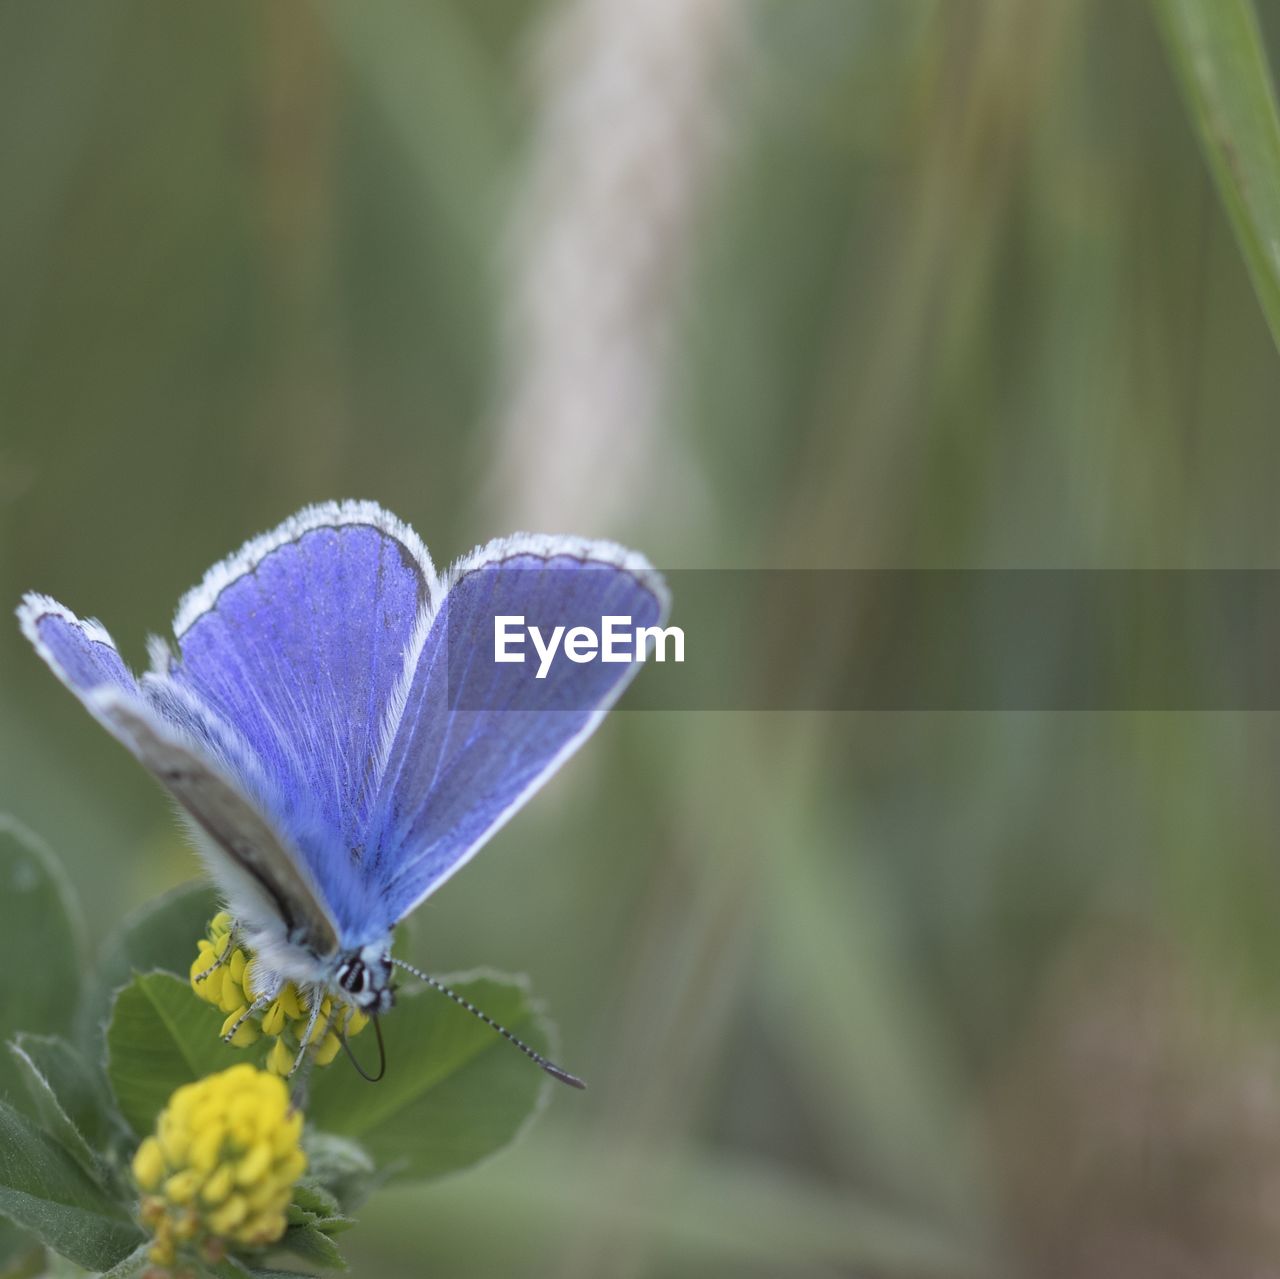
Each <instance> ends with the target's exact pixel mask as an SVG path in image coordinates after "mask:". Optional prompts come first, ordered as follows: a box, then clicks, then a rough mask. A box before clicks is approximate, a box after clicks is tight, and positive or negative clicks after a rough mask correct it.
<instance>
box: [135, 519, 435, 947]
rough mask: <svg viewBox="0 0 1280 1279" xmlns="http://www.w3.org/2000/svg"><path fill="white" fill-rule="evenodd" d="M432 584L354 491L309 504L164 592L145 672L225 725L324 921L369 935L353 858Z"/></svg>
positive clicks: (400, 535) (353, 934) (365, 900)
mask: <svg viewBox="0 0 1280 1279" xmlns="http://www.w3.org/2000/svg"><path fill="white" fill-rule="evenodd" d="M438 590H439V587H438V584H437V580H436V576H435V571H434V569H433V567H432V565H431V560H430V558H429V557H428V555H427V552H426V548H425V547H424V546H423V545H422V543H421V542H420V541H419V540H418V538H417V536H416V535H415V534H414V533H413V531H412V530H411V529H409V528H408V527H407V526H406V525H404V524H402V523H401V522H400V521H398V520H396V519H395V517H394V516H392V515H390V514H389V513H388V512H386V511H383V510H382V509H381V508H380V507H377V506H375V505H373V504H372V503H367V502H343V503H329V504H326V505H323V506H315V507H310V508H308V509H307V510H304V511H302V512H301V513H300V514H299V515H296V516H294V517H293V518H292V519H290V520H287V521H285V523H284V524H282V525H281V526H280V527H279V528H277V529H275V530H274V531H272V532H271V533H268V534H265V535H264V536H262V537H259V538H255V539H254V540H253V541H251V542H249V543H247V544H246V545H245V546H244V547H243V548H242V549H241V550H240V551H238V552H237V553H236V554H235V555H233V556H231V557H230V558H229V559H227V560H225V561H224V562H223V563H221V564H218V565H216V566H215V567H214V568H213V569H211V570H210V571H209V573H208V574H206V576H205V579H204V581H203V582H202V583H201V584H200V585H199V586H198V587H196V588H195V590H193V591H192V592H190V593H189V594H188V595H187V596H186V597H185V598H184V600H183V601H182V603H181V604H180V605H179V608H178V612H177V615H176V617H175V620H174V633H175V635H176V637H177V641H178V654H177V655H176V656H174V655H169V654H165V653H163V652H160V651H157V653H156V655H155V666H156V670H155V677H156V678H157V679H158V680H160V681H162V682H167V683H168V684H169V685H171V686H173V687H174V688H176V689H178V690H180V691H181V692H182V693H184V694H187V695H189V696H192V697H194V698H196V699H198V700H199V701H200V702H201V703H203V704H205V705H208V706H209V707H211V708H212V709H213V710H214V711H215V712H216V713H217V714H218V715H219V717H220V718H221V719H223V720H224V721H226V722H228V723H231V724H234V725H236V727H237V729H238V731H239V732H240V733H241V734H242V735H243V737H244V738H245V739H246V741H247V742H248V743H249V745H250V747H251V749H252V750H253V752H254V754H255V756H256V757H257V759H258V761H259V762H260V764H261V767H262V769H263V771H264V772H265V774H266V775H267V776H268V777H269V779H270V780H271V782H272V784H273V785H274V787H275V789H276V791H277V792H278V794H279V795H280V796H281V797H282V799H283V804H284V808H285V818H284V828H285V829H286V831H287V832H288V833H289V834H290V835H291V836H292V837H293V843H294V844H295V846H296V847H297V848H298V849H299V851H300V853H301V856H302V858H303V859H304V861H305V862H306V864H307V869H308V871H309V873H310V875H311V877H312V879H313V880H314V881H315V882H316V883H317V884H318V886H319V890H320V893H321V895H322V897H323V899H324V900H325V901H326V902H327V903H328V904H329V909H330V911H331V913H332V914H333V915H334V917H335V918H336V920H337V922H338V926H339V931H340V933H341V934H342V937H343V943H344V946H345V945H352V944H362V943H363V942H364V941H366V940H368V939H369V938H368V936H367V934H368V931H369V920H370V917H371V906H372V905H373V899H372V897H371V890H370V884H369V878H368V875H367V874H366V872H365V868H364V867H363V866H362V862H363V858H364V831H365V828H366V819H367V812H368V808H369V804H370V801H371V798H372V795H373V793H374V791H375V789H376V775H377V766H378V759H379V747H380V744H381V743H382V741H383V740H384V737H385V736H386V733H385V730H384V719H385V717H386V714H387V708H388V707H389V706H391V705H393V704H397V701H398V699H399V700H403V698H402V694H400V693H398V690H400V689H402V687H403V686H404V685H405V684H406V682H407V680H408V679H409V675H410V672H408V671H407V669H406V653H407V652H409V651H410V650H411V649H415V648H416V647H419V646H420V640H416V639H415V636H420V635H421V634H423V633H425V630H426V627H427V625H428V623H429V620H430V614H431V612H432V609H433V606H434V603H435V600H436V596H437V594H438Z"/></svg>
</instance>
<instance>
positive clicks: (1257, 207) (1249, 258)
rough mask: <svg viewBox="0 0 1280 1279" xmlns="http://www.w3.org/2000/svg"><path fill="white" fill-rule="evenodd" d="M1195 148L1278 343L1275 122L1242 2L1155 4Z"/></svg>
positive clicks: (1259, 45) (1278, 131)
mask: <svg viewBox="0 0 1280 1279" xmlns="http://www.w3.org/2000/svg"><path fill="white" fill-rule="evenodd" d="M1156 12H1157V13H1158V15H1159V16H1160V19H1161V24H1162V26H1163V28H1164V32H1165V38H1166V40H1167V42H1168V45H1169V49H1170V51H1171V53H1172V56H1173V62H1174V65H1175V67H1176V68H1177V71H1178V76H1179V78H1180V80H1181V82H1182V89H1183V94H1184V96H1185V97H1186V100H1187V104H1188V107H1189V109H1190V112H1191V117H1192V119H1193V121H1194V123H1195V127H1196V132H1197V133H1198V134H1199V137H1200V145H1201V147H1202V148H1203V150H1204V153H1205V156H1206V158H1207V159H1208V162H1209V168H1210V170H1211V171H1212V173H1213V178H1214V182H1215V183H1216V184H1217V187H1218V193H1219V195H1220V196H1221V197H1222V201H1223V203H1224V204H1225V205H1226V208H1227V213H1228V214H1229V216H1230V218H1231V224H1232V227H1233V228H1234V230H1235V234H1236V240H1237V241H1238V243H1239V245H1240V251H1241V252H1242V253H1243V254H1244V258H1245V261H1246V263H1247V264H1248V267H1249V274H1250V276H1251V277H1252V278H1253V287H1254V289H1255V290H1256V291H1257V294H1258V300H1259V301H1260V302H1261V303H1262V309H1263V312H1264V313H1265V314H1266V318H1267V323H1268V324H1269V325H1270V327H1271V336H1272V338H1273V340H1274V341H1275V342H1276V343H1277V345H1280V118H1278V117H1277V113H1276V97H1275V91H1274V88H1273V86H1272V82H1271V73H1270V71H1269V69H1268V66H1267V55H1266V46H1265V44H1264V42H1263V38H1262V32H1261V30H1260V29H1259V27H1258V17H1257V14H1256V13H1255V12H1254V8H1253V5H1252V3H1251V2H1250V0H1157V2H1156Z"/></svg>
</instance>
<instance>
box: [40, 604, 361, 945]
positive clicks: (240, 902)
mask: <svg viewBox="0 0 1280 1279" xmlns="http://www.w3.org/2000/svg"><path fill="white" fill-rule="evenodd" d="M18 616H19V618H20V620H21V623H22V629H23V632H24V633H25V634H26V636H27V637H28V639H30V640H31V642H32V644H34V645H35V648H36V651H37V652H38V653H39V654H40V656H41V657H42V658H44V660H45V661H46V662H47V663H48V664H49V666H50V668H51V669H52V670H53V672H54V674H56V675H57V676H58V678H59V679H61V680H62V682H63V683H64V684H66V686H67V687H68V688H69V689H71V691H72V692H73V693H74V694H75V695H76V696H77V697H78V698H79V699H80V701H81V702H82V703H83V704H84V705H85V706H86V707H87V708H88V710H89V711H90V712H91V713H92V715H93V716H94V718H96V719H97V720H98V721H99V723H101V724H102V725H103V726H104V727H105V728H106V729H107V730H108V731H109V732H110V733H111V734H112V735H113V736H114V737H116V738H117V739H118V740H119V741H120V742H122V743H123V744H124V745H125V746H126V747H128V749H129V750H130V751H131V752H132V753H133V754H134V756H136V758H137V759H138V760H139V761H140V762H141V763H142V764H143V765H144V766H145V767H146V768H147V769H148V771H150V772H151V773H152V775H153V776H155V777H156V778H157V779H158V780H159V781H160V782H161V783H162V784H163V785H164V786H165V787H166V789H168V790H169V792H170V793H171V794H172V795H173V796H174V798H175V799H177V800H178V801H179V803H180V804H181V805H182V806H183V808H184V809H185V810H186V811H187V812H188V813H189V814H190V816H191V817H192V818H193V819H194V821H195V822H196V824H197V825H198V826H199V827H200V829H202V830H203V831H204V832H205V833H206V835H208V837H209V839H210V840H211V841H212V849H214V850H218V851H216V852H214V851H211V849H210V847H209V846H205V847H202V850H201V851H202V852H203V853H204V854H205V857H206V861H207V863H208V865H209V870H210V873H211V874H212V876H213V878H214V880H215V882H216V883H217V884H218V886H219V887H220V888H221V889H222V891H223V892H224V893H225V894H226V895H227V897H228V899H229V900H230V901H232V902H233V903H234V905H235V908H236V911H237V914H238V915H239V916H240V917H241V918H242V921H243V922H245V923H246V924H247V925H249V926H256V927H258V928H259V929H260V930H261V931H263V932H271V933H277V934H278V933H280V932H281V930H282V929H283V931H284V932H285V933H286V934H288V933H294V932H296V933H298V934H299V935H305V936H306V937H307V939H308V942H309V944H311V945H312V946H313V947H314V948H315V949H317V950H319V951H321V952H322V953H324V952H328V951H332V950H333V949H336V946H337V932H336V926H335V924H334V922H333V920H332V919H331V917H330V915H329V912H328V911H327V910H326V908H325V906H324V905H323V903H322V902H321V900H320V898H319V895H318V894H317V892H316V889H315V887H314V885H313V883H312V882H311V881H310V878H309V876H308V875H307V874H306V872H305V868H304V867H303V865H302V863H301V861H300V859H299V858H298V856H297V854H296V852H294V851H292V850H291V849H290V848H289V846H288V844H287V843H286V841H285V839H284V838H283V837H282V836H281V835H280V834H278V833H277V828H276V826H275V825H274V824H273V822H272V820H271V819H270V818H269V817H268V816H266V813H269V812H271V811H272V809H273V808H274V807H275V804H274V803H273V800H272V796H271V788H270V784H269V782H268V781H267V779H265V778H264V777H263V776H262V775H261V774H260V772H259V771H258V770H257V768H256V764H255V761H254V759H253V757H252V754H251V753H250V752H249V750H248V748H247V746H246V744H245V743H244V742H243V741H241V740H240V739H239V738H238V737H237V735H236V734H235V732H234V731H233V730H232V729H231V728H230V727H229V726H228V725H226V724H224V723H222V722H220V721H219V719H218V718H217V717H216V716H215V715H213V714H211V713H210V712H209V711H208V709H207V708H205V707H202V706H201V705H200V704H199V703H198V702H196V701H194V700H190V699H184V698H183V697H182V696H181V694H179V693H166V692H164V691H160V692H159V693H158V695H152V693H151V692H150V690H149V689H148V688H147V687H146V686H145V685H139V683H138V682H137V681H136V680H135V679H134V677H133V674H132V672H130V670H129V668H128V667H127V666H126V665H125V663H124V661H123V659H122V658H121V657H120V654H119V652H118V651H117V650H116V646H115V644H114V643H113V641H112V639H111V636H110V635H109V634H108V633H107V632H106V630H104V629H103V627H102V626H101V625H100V624H99V623H97V622H94V621H82V620H81V619H80V618H78V617H76V616H75V614H73V613H71V612H70V611H69V610H68V609H65V608H63V607H62V605H60V604H58V603H57V602H56V601H55V600H51V599H49V598H48V597H47V596H43V595H28V596H27V597H26V598H25V599H24V600H23V603H22V606H21V607H20V608H19V610H18ZM251 795H252V796H253V798H250V796H251Z"/></svg>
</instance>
